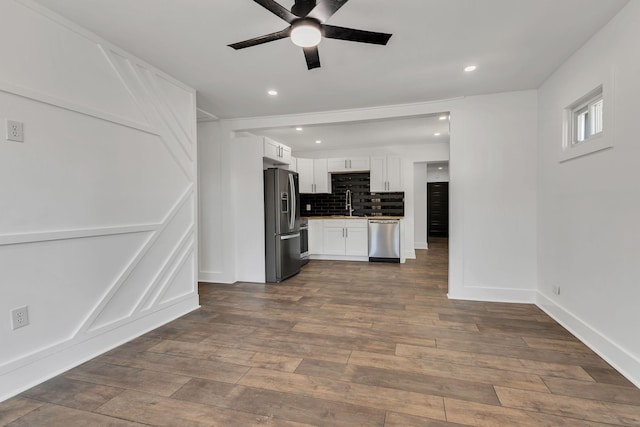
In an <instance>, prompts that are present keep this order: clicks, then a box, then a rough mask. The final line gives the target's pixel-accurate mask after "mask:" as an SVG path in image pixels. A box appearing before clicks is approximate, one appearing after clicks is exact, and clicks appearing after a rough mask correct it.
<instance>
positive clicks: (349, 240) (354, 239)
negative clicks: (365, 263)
mask: <svg viewBox="0 0 640 427" xmlns="http://www.w3.org/2000/svg"><path fill="white" fill-rule="evenodd" d="M368 231H369V230H368V228H361V227H358V228H354V227H349V228H347V229H346V235H347V237H346V239H345V255H353V256H367V255H369V233H368Z"/></svg>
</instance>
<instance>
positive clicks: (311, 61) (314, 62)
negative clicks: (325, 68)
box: [302, 46, 320, 70]
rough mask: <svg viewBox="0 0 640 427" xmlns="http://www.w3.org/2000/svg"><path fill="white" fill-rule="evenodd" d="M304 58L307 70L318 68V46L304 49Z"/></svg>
mask: <svg viewBox="0 0 640 427" xmlns="http://www.w3.org/2000/svg"><path fill="white" fill-rule="evenodd" d="M302 50H304V57H305V59H306V60H307V68H308V69H309V70H313V69H314V68H320V54H319V53H318V46H313V47H305V48H303V49H302Z"/></svg>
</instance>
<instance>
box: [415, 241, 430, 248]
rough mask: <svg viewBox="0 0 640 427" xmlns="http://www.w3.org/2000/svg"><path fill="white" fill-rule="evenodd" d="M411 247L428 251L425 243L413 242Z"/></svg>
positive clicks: (427, 244) (427, 245)
mask: <svg viewBox="0 0 640 427" xmlns="http://www.w3.org/2000/svg"><path fill="white" fill-rule="evenodd" d="M413 246H415V247H416V249H429V243H427V242H414V243H413Z"/></svg>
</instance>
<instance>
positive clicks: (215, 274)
mask: <svg viewBox="0 0 640 427" xmlns="http://www.w3.org/2000/svg"><path fill="white" fill-rule="evenodd" d="M198 282H206V283H224V284H227V285H230V284H233V283H235V282H236V281H235V280H233V278H231V277H229V276H228V275H227V274H226V273H222V272H219V271H200V272H198Z"/></svg>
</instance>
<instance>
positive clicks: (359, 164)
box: [347, 157, 370, 172]
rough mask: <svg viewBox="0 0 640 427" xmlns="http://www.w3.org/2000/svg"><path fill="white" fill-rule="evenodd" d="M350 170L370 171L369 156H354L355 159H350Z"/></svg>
mask: <svg viewBox="0 0 640 427" xmlns="http://www.w3.org/2000/svg"><path fill="white" fill-rule="evenodd" d="M347 164H348V165H349V170H350V171H353V172H360V171H368V170H369V169H370V167H369V158H368V157H354V158H353V159H348V163H347Z"/></svg>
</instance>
